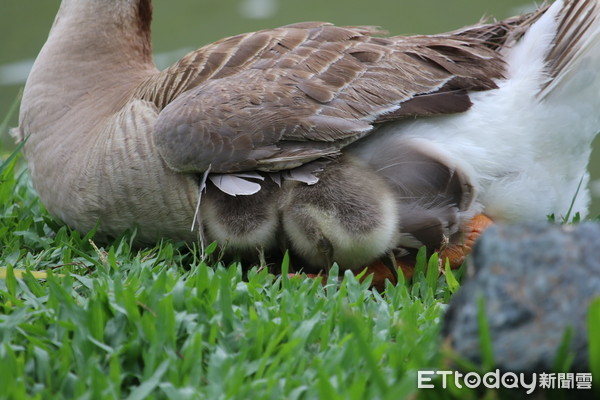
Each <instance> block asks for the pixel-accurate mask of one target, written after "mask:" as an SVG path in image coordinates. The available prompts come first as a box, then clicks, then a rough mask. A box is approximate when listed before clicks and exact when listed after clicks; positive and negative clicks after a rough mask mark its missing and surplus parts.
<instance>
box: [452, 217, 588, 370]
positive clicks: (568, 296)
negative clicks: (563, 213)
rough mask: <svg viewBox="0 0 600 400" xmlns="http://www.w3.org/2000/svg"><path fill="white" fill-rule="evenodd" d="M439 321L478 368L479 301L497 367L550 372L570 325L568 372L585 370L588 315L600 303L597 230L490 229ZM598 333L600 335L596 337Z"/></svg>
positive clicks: (548, 226)
mask: <svg viewBox="0 0 600 400" xmlns="http://www.w3.org/2000/svg"><path fill="white" fill-rule="evenodd" d="M470 263H471V264H470V265H469V271H473V272H472V273H471V274H470V275H472V276H471V277H470V279H467V280H466V281H463V286H462V288H461V289H460V291H459V292H458V293H457V294H456V295H455V296H454V298H453V299H452V302H451V304H450V307H449V308H448V312H447V313H446V315H445V319H444V327H443V335H444V336H445V337H446V338H447V339H449V340H450V343H451V346H452V348H453V349H454V350H455V351H456V352H457V353H458V354H459V355H460V356H462V357H464V358H467V359H469V360H471V361H473V362H477V363H479V362H481V353H480V345H479V330H478V324H477V300H478V298H479V296H483V298H484V299H485V310H486V315H487V320H488V323H489V326H490V332H491V337H492V343H493V349H494V361H495V364H496V367H497V368H499V369H501V370H504V371H512V372H527V371H529V372H536V371H539V372H541V371H545V372H551V371H552V367H553V363H554V359H555V357H556V354H557V349H558V347H559V345H560V343H561V340H562V338H563V335H564V332H565V329H566V328H567V327H568V326H571V327H572V328H573V337H572V341H571V343H570V345H571V349H572V351H573V352H574V353H575V359H574V361H573V366H572V371H575V372H578V371H588V370H589V361H588V350H587V324H586V320H587V310H588V307H589V304H590V302H591V301H592V300H593V299H594V298H597V297H599V296H600V224H597V223H592V222H588V223H582V224H579V225H564V226H559V225H553V224H549V223H547V224H546V223H536V224H523V225H512V226H506V225H496V226H493V227H491V228H489V229H488V230H487V231H486V232H485V233H484V234H483V235H482V236H481V238H480V239H479V240H478V242H477V243H476V245H475V248H474V250H473V253H472V255H471V258H470ZM599 334H600V332H599Z"/></svg>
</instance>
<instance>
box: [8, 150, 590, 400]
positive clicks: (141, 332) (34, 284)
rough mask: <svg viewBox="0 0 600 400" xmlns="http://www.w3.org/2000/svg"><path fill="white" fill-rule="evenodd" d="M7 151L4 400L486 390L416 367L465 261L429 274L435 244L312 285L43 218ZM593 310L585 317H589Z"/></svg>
mask: <svg viewBox="0 0 600 400" xmlns="http://www.w3.org/2000/svg"><path fill="white" fill-rule="evenodd" d="M9 156H10V154H4V155H2V157H1V158H0V160H6V161H1V162H0V267H1V268H2V269H0V398H7V399H29V398H34V399H38V398H39V399H59V398H65V399H72V398H81V399H96V398H98V399H112V398H127V399H163V398H168V399H204V398H206V399H317V398H320V399H403V398H466V399H469V398H472V399H474V398H480V397H481V396H482V393H481V392H476V391H474V390H470V389H463V390H458V389H457V388H450V389H449V390H448V391H445V392H443V391H439V390H437V389H436V390H427V391H421V392H419V391H418V390H417V378H416V377H417V371H418V370H423V369H427V370H434V369H448V367H447V363H448V357H449V355H447V354H445V353H444V352H443V350H442V344H441V342H440V338H439V330H440V319H441V317H442V314H443V307H444V303H447V302H448V301H449V299H450V298H451V296H452V294H453V293H454V292H455V291H456V290H457V289H458V287H459V285H460V283H459V280H457V278H459V275H460V274H457V275H456V276H455V275H452V274H450V275H449V278H448V282H446V278H445V277H444V276H442V277H438V273H437V271H438V262H437V256H436V255H434V257H432V258H431V259H429V260H428V259H427V257H426V256H425V253H424V252H421V253H420V254H419V256H418V260H419V262H418V265H417V268H416V271H415V276H414V278H413V279H412V280H411V281H410V282H401V283H400V284H399V285H397V286H391V285H388V287H387V290H386V292H385V293H384V294H379V293H377V292H376V291H372V290H369V288H368V286H369V280H367V281H365V282H363V283H360V282H359V280H358V279H357V278H356V277H355V276H354V275H352V274H351V273H346V274H345V275H344V278H343V280H342V281H341V283H339V282H338V281H337V279H333V278H329V281H328V282H326V284H325V285H321V283H320V282H319V281H317V280H315V279H309V278H306V277H305V276H297V277H293V278H288V276H287V275H285V274H284V275H282V276H275V275H272V274H270V273H269V272H268V271H267V270H266V269H260V268H258V267H256V266H244V268H242V266H241V265H239V264H231V265H224V264H223V263H222V262H221V261H219V259H218V255H217V254H216V253H215V252H214V251H215V246H209V247H208V248H207V249H206V253H207V256H208V257H207V258H205V259H202V258H201V257H200V256H199V254H200V252H199V251H196V250H195V249H190V248H189V247H187V246H186V245H184V244H181V243H174V242H171V241H164V242H162V243H160V244H158V245H156V246H155V247H152V248H143V249H136V248H133V247H132V245H131V243H132V238H133V234H128V235H124V236H123V237H121V238H119V239H117V240H115V241H114V242H112V243H110V244H108V245H104V246H101V245H100V244H97V243H95V242H94V238H93V232H92V233H90V234H88V235H85V236H83V235H81V234H79V233H78V232H75V231H72V230H70V229H69V228H67V227H64V226H62V225H61V224H59V223H57V221H55V220H54V219H53V218H51V217H50V216H49V215H48V213H47V212H46V210H45V209H44V207H43V206H42V205H41V204H40V202H39V200H38V198H37V196H36V195H35V193H34V191H33V189H32V188H31V183H30V180H29V178H28V176H27V173H26V171H24V172H21V171H23V170H20V169H19V167H18V166H19V157H18V156H17V157H9ZM334 268H335V267H334ZM286 269H287V261H286V260H284V262H283V265H282V270H283V271H285V270H286ZM446 271H447V272H449V269H446ZM332 275H334V274H332ZM598 309H599V308H598V304H597V303H595V306H594V308H593V311H594V316H597V314H598ZM598 321H599V319H598V318H596V317H593V316H592V314H590V327H592V326H597V325H598V323H599V322H598ZM480 324H481V326H482V327H484V328H485V327H486V326H487V325H486V322H485V319H484V318H483V317H482V318H480ZM590 329H592V328H590ZM594 329H595V328H594ZM484 331H485V329H484ZM485 333H486V335H487V336H486V337H488V339H489V334H490V333H489V331H486V332H485ZM485 343H489V340H488V341H486V342H485ZM592 343H593V346H591V347H592V348H591V352H593V353H594V354H598V348H599V346H598V341H593V342H592ZM490 345H491V344H490ZM484 350H486V349H484ZM487 352H488V354H491V353H490V352H491V349H487ZM486 361H487V362H491V360H487V359H486ZM484 367H485V368H489V365H487V366H484ZM472 368H481V367H478V366H472ZM592 368H593V369H594V371H595V372H596V373H597V372H598V365H597V362H595V363H594V364H593V366H592ZM483 395H484V396H486V397H487V398H497V397H496V395H495V394H494V393H493V392H488V393H483Z"/></svg>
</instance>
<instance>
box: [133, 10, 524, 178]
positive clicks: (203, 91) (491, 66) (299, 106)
mask: <svg viewBox="0 0 600 400" xmlns="http://www.w3.org/2000/svg"><path fill="white" fill-rule="evenodd" d="M511 21H512V20H511ZM515 21H516V22H511V24H517V23H518V21H517V20H515ZM502 24H503V23H498V24H495V25H480V26H477V27H473V28H472V30H471V31H472V32H473V34H472V35H469V32H471V31H469V29H465V30H462V31H460V32H456V33H453V34H449V35H437V36H414V37H392V38H382V37H377V36H375V35H377V34H379V33H380V32H378V31H376V30H375V29H373V28H369V27H346V28H341V27H335V26H332V25H330V24H326V23H318V22H311V23H302V24H294V25H288V26H285V27H282V28H278V29H273V30H265V31H259V32H255V33H248V34H244V35H238V36H234V37H231V38H227V39H223V40H221V41H218V42H215V43H213V44H211V45H208V46H206V47H203V48H201V49H199V50H197V51H195V52H193V53H190V54H188V55H187V56H186V57H184V58H183V59H182V60H180V61H179V62H178V63H177V64H175V65H173V66H172V67H171V68H169V69H167V70H165V71H163V72H161V73H160V74H158V75H157V76H156V77H154V78H153V79H152V80H151V81H149V82H146V84H145V86H144V87H142V88H140V94H139V95H140V96H141V97H142V98H145V99H148V100H151V101H153V102H154V103H155V104H156V105H157V106H158V107H159V109H162V111H161V112H160V114H159V117H158V120H157V123H156V126H155V131H154V135H155V136H154V140H155V144H156V146H157V148H158V150H159V152H160V154H161V155H162V156H163V158H164V159H165V161H166V162H167V163H168V164H169V166H170V167H172V168H173V169H175V170H178V171H185V172H202V171H205V170H206V169H207V168H208V166H209V165H211V166H212V169H211V170H212V171H213V172H220V173H226V172H235V171H243V170H251V169H260V170H281V169H287V168H292V167H295V166H299V165H301V164H303V163H306V162H308V161H311V160H314V159H316V158H320V157H324V156H333V155H336V154H338V152H339V150H340V149H341V148H342V147H344V146H346V145H348V144H349V143H351V142H353V141H355V140H357V139H358V138H360V137H362V136H364V135H366V134H368V133H369V132H371V130H372V129H373V126H374V124H377V123H380V122H385V121H389V120H396V119H400V118H406V117H414V116H425V115H434V114H440V113H455V112H462V111H466V110H467V109H468V108H469V107H470V105H471V103H470V101H469V98H468V94H467V90H486V89H491V88H494V87H496V86H495V84H494V81H493V80H494V79H496V78H501V77H502V73H503V68H504V64H503V62H502V61H501V60H500V57H499V55H498V53H497V52H496V51H495V50H494V47H496V42H499V41H501V40H504V39H503V38H502V37H506V35H507V32H509V31H510V29H508V28H506V29H502V27H503V26H504V25H502ZM492 39H493V40H492ZM163 107H164V108H163Z"/></svg>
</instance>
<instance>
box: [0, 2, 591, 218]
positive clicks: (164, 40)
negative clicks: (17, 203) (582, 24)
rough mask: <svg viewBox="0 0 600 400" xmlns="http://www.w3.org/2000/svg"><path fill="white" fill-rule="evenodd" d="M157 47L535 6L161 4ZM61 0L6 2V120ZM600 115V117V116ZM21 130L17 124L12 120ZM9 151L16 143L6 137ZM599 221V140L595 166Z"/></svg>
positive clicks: (441, 27) (179, 50)
mask: <svg viewBox="0 0 600 400" xmlns="http://www.w3.org/2000/svg"><path fill="white" fill-rule="evenodd" d="M153 3H154V23H153V26H152V29H153V46H154V52H155V61H156V63H157V65H158V66H159V67H160V68H164V67H165V66H167V65H169V64H171V63H172V62H174V61H175V60H177V59H178V58H179V57H181V56H182V55H183V54H185V53H186V52H187V51H190V50H193V49H195V48H197V47H199V46H202V45H204V44H207V43H210V42H213V41H215V40H217V39H220V38H222V37H225V36H230V35H234V34H237V33H242V32H247V31H254V30H258V29H263V28H273V27H277V26H280V25H284V24H289V23H293V22H299V21H309V20H310V21H330V22H334V23H336V24H338V25H376V26H380V27H382V28H384V29H385V30H387V31H388V32H389V33H390V34H394V35H399V34H431V33H440V32H444V31H449V30H453V29H456V28H459V27H462V26H464V25H469V24H473V23H475V22H477V21H479V20H480V19H481V18H482V17H488V18H492V17H494V18H497V19H501V18H506V17H509V16H512V15H514V14H518V13H521V12H524V11H528V10H532V9H533V8H534V2H533V1H528V0H420V1H418V2H417V1H414V0H369V1H364V0H326V1H323V0H226V1H224V0H154V2H153ZM59 4H60V0H44V1H40V0H0V118H3V117H4V115H6V113H7V110H8V109H9V107H10V104H12V102H13V101H14V99H15V98H16V97H17V95H18V93H19V90H20V89H21V88H22V86H23V84H24V82H25V79H26V77H27V74H28V72H29V69H30V67H31V64H32V63H33V60H34V59H35V56H36V55H37V53H38V51H39V49H40V48H41V46H42V45H43V43H44V41H45V39H46V37H47V33H48V31H49V29H50V26H51V25H52V21H53V19H54V15H55V14H56V10H57V9H58V6H59ZM599 112H600V111H599ZM11 124H12V125H16V124H17V119H16V117H13V119H12V120H11ZM0 145H1V147H2V148H4V149H6V148H10V147H11V146H12V144H11V143H10V140H9V139H8V138H6V137H0ZM590 170H591V172H592V180H593V181H594V182H593V183H592V188H593V189H594V188H595V189H596V198H595V199H594V204H593V208H592V215H599V214H600V140H596V144H595V153H594V155H593V160H592V163H591V165H590Z"/></svg>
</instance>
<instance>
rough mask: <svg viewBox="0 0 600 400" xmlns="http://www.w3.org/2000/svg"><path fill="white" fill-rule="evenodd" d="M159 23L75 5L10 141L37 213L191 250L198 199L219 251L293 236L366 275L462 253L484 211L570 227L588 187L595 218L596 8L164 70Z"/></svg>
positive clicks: (241, 42) (142, 7)
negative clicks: (445, 251)
mask: <svg viewBox="0 0 600 400" xmlns="http://www.w3.org/2000/svg"><path fill="white" fill-rule="evenodd" d="M151 11H152V7H151V2H150V0H113V1H99V0H63V1H62V3H61V6H60V9H59V12H58V15H57V17H56V20H55V22H54V25H53V27H52V29H51V31H50V34H49V37H48V40H47V42H46V44H45V45H44V47H43V49H42V50H41V52H40V54H39V56H38V58H37V60H36V62H35V64H34V67H33V70H32V71H31V74H30V76H29V79H28V81H27V84H26V87H25V91H24V95H23V100H22V105H21V112H20V121H19V128H18V130H17V136H18V137H19V138H20V139H21V140H22V139H25V138H27V142H26V144H25V155H26V158H27V161H28V164H29V167H30V172H31V176H32V179H33V182H34V185H35V188H36V190H37V191H38V193H39V195H40V197H41V199H42V201H43V202H44V204H45V205H46V207H47V208H48V210H49V211H50V212H51V213H52V214H54V215H56V216H58V217H59V218H60V219H62V220H63V221H64V222H65V223H67V224H68V225H70V226H72V227H74V228H76V229H79V230H82V231H86V230H89V229H91V228H93V227H94V226H95V225H96V223H97V222H98V221H100V225H99V235H102V236H105V237H110V236H114V235H118V234H120V233H121V232H122V231H124V230H125V229H129V228H132V227H134V226H137V227H138V233H137V235H138V236H137V238H138V240H140V241H142V242H152V241H155V240H157V239H159V238H163V237H168V238H173V239H177V240H186V241H194V240H197V237H198V232H193V231H191V230H190V227H191V225H192V221H193V220H194V216H195V213H196V206H197V204H198V202H199V200H201V203H200V212H199V214H198V215H200V220H201V222H202V224H201V225H200V228H199V229H202V230H203V232H204V234H205V235H206V237H207V238H208V240H218V241H219V242H228V243H229V246H230V247H231V248H233V249H237V250H239V251H242V252H247V251H252V249H253V248H256V247H263V248H266V249H275V248H277V247H278V246H279V244H280V243H281V240H280V239H281V237H284V239H285V240H284V241H285V242H287V243H288V244H289V246H290V247H291V248H292V249H294V250H295V251H296V252H298V253H299V254H300V255H301V256H302V257H304V258H305V259H306V260H307V262H308V263H310V264H323V263H328V262H330V261H337V260H342V261H343V264H345V265H346V266H347V267H348V268H358V267H359V266H360V265H363V264H364V263H367V262H368V261H369V260H370V259H375V258H377V257H381V256H382V255H384V254H386V253H387V252H389V251H391V250H396V251H398V250H402V249H404V248H416V247H419V246H420V245H422V244H426V245H428V246H429V247H431V248H439V247H440V245H441V244H442V243H443V242H444V241H447V240H449V239H450V240H456V241H458V240H460V235H461V232H462V228H463V226H464V223H465V221H467V220H468V219H469V218H471V217H473V215H475V214H476V213H479V212H484V213H486V214H488V215H490V216H491V217H493V218H494V219H497V220H508V221H516V220H531V219H544V218H546V215H548V214H551V213H554V214H556V215H565V214H566V213H567V211H568V210H569V209H570V206H571V202H572V200H573V198H574V196H575V194H576V193H577V189H578V186H579V184H580V182H581V188H580V190H579V192H578V194H577V197H576V199H575V202H574V207H573V211H577V212H580V213H581V214H582V215H585V213H586V210H587V206H588V203H589V194H588V191H587V189H586V184H587V181H588V174H587V171H586V167H587V162H588V160H589V155H590V151H591V150H590V148H591V147H590V146H591V142H592V140H593V138H594V137H595V135H596V133H597V132H598V131H599V130H600V112H598V111H597V110H599V109H600V107H599V106H600V104H599V103H600V95H598V93H600V91H599V89H600V77H598V74H597V73H596V71H597V69H598V66H600V21H599V14H600V4H599V2H598V0H580V1H577V0H571V1H568V0H559V1H556V2H555V3H553V4H552V5H551V6H550V7H548V8H545V9H542V10H539V11H537V12H535V13H532V14H530V15H526V16H522V17H515V18H511V19H508V20H505V21H501V22H497V23H493V24H479V25H475V26H472V27H467V28H464V29H461V30H459V31H455V32H451V33H447V34H441V35H434V36H415V37H389V38H385V37H381V36H380V35H379V33H378V32H377V31H376V30H374V29H373V28H370V27H347V28H341V27H335V26H332V25H330V24H326V23H317V22H311V23H301V24H294V25H288V26H285V27H281V28H276V29H271V30H264V31H259V32H253V33H248V34H243V35H238V36H234V37H231V38H226V39H223V40H220V41H218V42H215V43H213V44H211V45H208V46H205V47H203V48H201V49H199V50H197V51H194V52H192V53H190V54H188V55H187V56H185V57H184V58H182V59H181V60H180V61H178V62H177V63H176V64H174V65H173V66H171V67H170V68H167V69H166V70H164V71H158V70H157V69H156V67H155V66H154V64H153V62H152V58H151V46H150V21H151ZM313 165H314V167H312V166H313ZM302 169H303V170H302ZM300 170H302V171H303V172H302V174H303V175H307V176H308V178H306V176H305V178H304V179H299V180H300V181H302V180H304V181H305V182H309V183H310V185H307V184H306V183H300V182H298V181H297V179H294V178H293V176H294V175H300V173H299V172H298V171H300ZM307 171H308V172H307ZM209 172H210V175H209V178H211V179H213V180H212V183H211V181H210V180H209V183H208V185H207V188H206V191H205V192H203V194H202V195H200V193H201V192H200V190H199V189H200V185H201V182H202V177H203V175H207V174H208V173H209ZM239 173H243V174H245V175H244V176H246V178H243V177H242V178H241V180H240V179H238V178H237V177H236V176H235V174H239ZM248 174H250V175H248ZM248 176H250V178H247V177H248ZM215 177H217V178H219V177H225V178H227V179H224V180H220V179H214V178H215ZM281 177H283V178H284V179H283V181H280V180H281ZM285 177H288V178H289V177H292V178H291V179H285ZM313 178H314V180H313ZM234 179H237V181H235V182H240V185H237V186H235V188H233V189H232V187H231V186H228V187H225V185H221V186H219V183H217V182H225V181H227V182H233V180H234ZM317 179H318V180H319V181H318V182H317ZM275 181H276V183H275ZM236 188H238V189H239V190H240V191H239V193H236V192H235V191H236ZM255 188H256V189H255ZM259 189H260V190H259ZM223 192H228V193H230V192H232V193H230V194H229V195H225V194H224V193H223ZM232 195H233V196H232ZM199 197H200V198H199ZM341 210H346V211H344V212H342V211H341ZM358 226H362V229H358V228H357V227H358ZM355 228H356V229H355ZM315 232H317V233H315ZM323 243H326V246H325V247H326V248H327V247H331V248H330V249H329V250H327V251H326V252H325V253H326V256H324V255H323V254H324V253H319V252H318V251H317V250H315V253H311V251H310V248H311V247H312V246H316V247H319V244H320V245H321V247H323V246H322V244H323ZM357 249H358V250H357ZM357 251H358V253H360V256H358V255H357ZM342 267H344V265H342Z"/></svg>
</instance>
